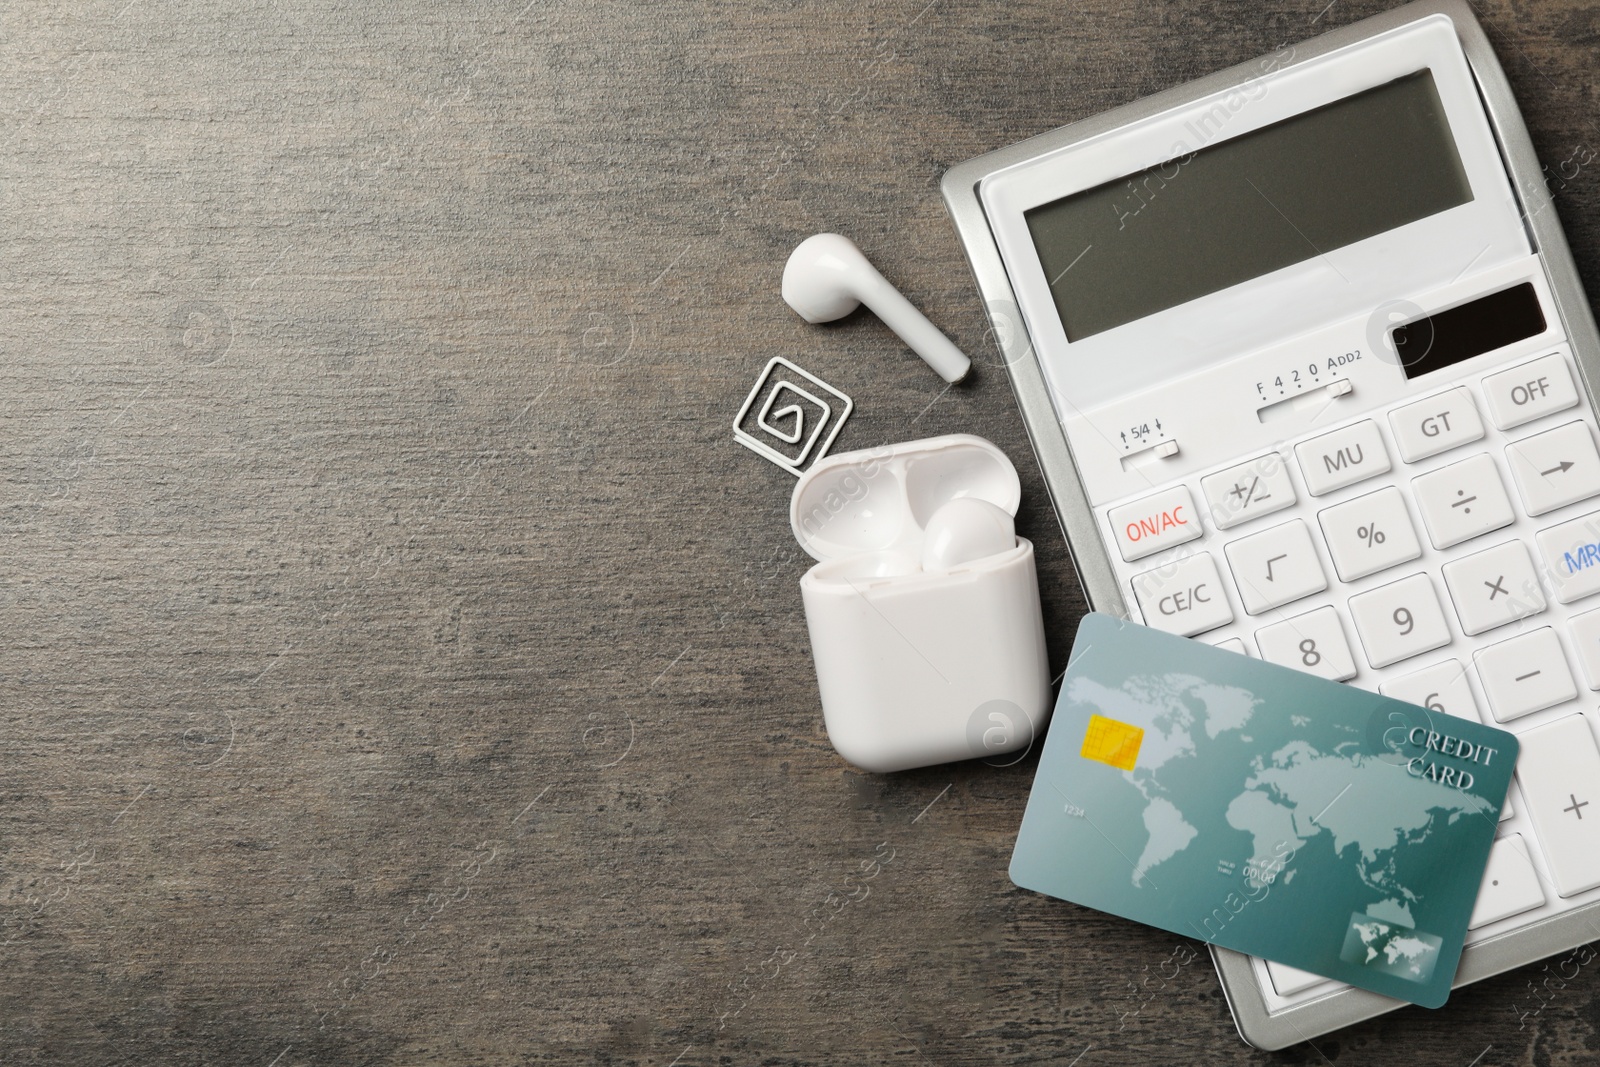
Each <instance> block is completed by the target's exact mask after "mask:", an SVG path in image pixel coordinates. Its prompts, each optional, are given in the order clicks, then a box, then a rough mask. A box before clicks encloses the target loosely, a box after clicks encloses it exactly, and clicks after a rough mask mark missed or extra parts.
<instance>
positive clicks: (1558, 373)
mask: <svg viewBox="0 0 1600 1067" xmlns="http://www.w3.org/2000/svg"><path fill="white" fill-rule="evenodd" d="M1483 395H1484V399H1486V400H1487V401H1488V402H1489V417H1490V418H1491V419H1493V420H1494V424H1495V425H1496V426H1498V427H1500V428H1501V429H1502V430H1509V429H1511V428H1512V427H1513V426H1521V425H1522V424H1523V423H1525V422H1532V421H1533V420H1534V419H1537V418H1540V417H1541V416H1544V415H1548V414H1550V413H1551V412H1552V411H1565V410H1566V409H1567V408H1570V407H1572V406H1573V405H1574V404H1576V403H1577V402H1578V390H1577V389H1576V388H1574V386H1573V384H1572V372H1571V371H1569V370H1567V361H1566V360H1564V359H1562V358H1561V353H1559V352H1552V353H1550V354H1549V355H1548V356H1541V357H1539V358H1538V359H1536V360H1534V361H1533V362H1532V363H1524V364H1522V365H1521V366H1517V367H1512V368H1511V369H1510V370H1503V371H1501V372H1500V373H1498V374H1491V375H1489V376H1488V377H1487V378H1485V379H1484V380H1483Z"/></svg>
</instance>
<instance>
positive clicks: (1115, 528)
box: [1106, 485, 1204, 561]
mask: <svg viewBox="0 0 1600 1067" xmlns="http://www.w3.org/2000/svg"><path fill="white" fill-rule="evenodd" d="M1106 518H1107V519H1108V520H1110V522H1111V533H1112V535H1113V536H1114V537H1115V538H1116V541H1117V550H1118V551H1119V552H1121V553H1122V558H1123V559H1125V560H1129V561H1132V560H1136V559H1143V558H1144V557H1145V556H1148V555H1152V554H1153V553H1156V552H1160V551H1161V550H1162V549H1163V548H1171V547H1172V546H1173V545H1181V544H1183V543H1184V542H1185V541H1193V540H1194V539H1195V538H1196V537H1199V536H1200V534H1201V533H1203V532H1204V531H1202V530H1201V529H1200V516H1199V515H1197V514H1196V513H1195V510H1194V499H1193V498H1192V497H1191V496H1190V495H1189V490H1188V489H1187V488H1185V487H1184V486H1181V485H1175V486H1173V487H1172V488H1171V489H1163V490H1162V491H1161V492H1159V493H1151V494H1150V495H1149V496H1146V497H1140V498H1139V499H1138V500H1135V501H1134V502H1133V503H1131V504H1123V505H1121V506H1120V507H1115V508H1112V509H1111V510H1110V511H1108V512H1106Z"/></svg>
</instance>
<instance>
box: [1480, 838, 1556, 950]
mask: <svg viewBox="0 0 1600 1067" xmlns="http://www.w3.org/2000/svg"><path fill="white" fill-rule="evenodd" d="M1543 904H1544V890H1543V889H1541V888H1539V876H1538V875H1537V874H1535V873H1533V861H1532V860H1530V859H1529V858H1528V846H1527V845H1525V844H1523V843H1522V835H1521V834H1507V835H1506V836H1504V837H1502V838H1501V839H1500V840H1498V841H1496V842H1495V843H1494V845H1493V846H1491V847H1490V849H1489V863H1488V866H1486V867H1484V869H1483V882H1482V883H1480V884H1479V886H1478V902H1477V903H1476V904H1474V905H1473V906H1472V918H1470V919H1468V920H1467V929H1468V930H1476V929H1477V928H1478V927H1480V926H1488V925H1489V924H1490V923H1492V922H1499V921H1500V920H1501V919H1505V918H1509V917H1511V916H1513V915H1520V914H1521V913H1522V912H1525V911H1528V910H1529V909H1531V908H1537V907H1541V906H1543Z"/></svg>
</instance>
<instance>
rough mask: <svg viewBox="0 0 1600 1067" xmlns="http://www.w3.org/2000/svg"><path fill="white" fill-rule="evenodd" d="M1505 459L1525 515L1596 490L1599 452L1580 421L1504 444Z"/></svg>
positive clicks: (1548, 509) (1599, 481)
mask: <svg viewBox="0 0 1600 1067" xmlns="http://www.w3.org/2000/svg"><path fill="white" fill-rule="evenodd" d="M1506 462H1507V464H1509V465H1510V467H1511V474H1512V477H1513V478H1515V479H1516V482H1517V492H1518V493H1520V494H1521V495H1522V503H1523V505H1524V506H1525V507H1526V508H1527V509H1528V514H1529V515H1543V514H1545V513H1547V512H1551V511H1554V510H1556V509H1557V508H1562V507H1566V506H1567V505H1568V504H1572V503H1576V502H1577V501H1579V500H1587V499H1588V498H1589V497H1591V496H1594V495H1596V494H1597V493H1600V453H1597V452H1596V451H1595V446H1594V435H1593V434H1591V433H1590V432H1589V426H1588V424H1587V423H1583V422H1569V423H1567V424H1566V425H1565V426H1558V427H1556V428H1555V429H1554V430H1548V431H1546V432H1544V433H1541V434H1535V435H1534V436H1533V437H1527V438H1524V439H1523V440H1521V441H1518V442H1516V443H1515V444H1512V445H1507V446H1506Z"/></svg>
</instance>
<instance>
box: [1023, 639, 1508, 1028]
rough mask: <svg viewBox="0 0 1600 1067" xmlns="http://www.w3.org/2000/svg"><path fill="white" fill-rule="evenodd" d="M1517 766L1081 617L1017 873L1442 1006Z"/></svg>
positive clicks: (1392, 703)
mask: <svg viewBox="0 0 1600 1067" xmlns="http://www.w3.org/2000/svg"><path fill="white" fill-rule="evenodd" d="M1516 761H1517V739H1516V738H1515V737H1514V736H1513V735H1511V734H1509V733H1507V732H1506V731H1504V730H1497V729H1494V728H1492V727H1488V726H1484V725H1482V724H1481V723H1478V722H1474V721H1469V720H1466V719H1461V718H1457V717H1455V716H1452V715H1448V714H1445V713H1444V712H1441V711H1437V710H1431V709H1429V708H1425V707H1420V706H1418V705H1415V704H1407V703H1404V702H1403V701H1399V700H1394V699H1391V698H1389V697H1384V696H1379V695H1378V694H1376V693H1369V692H1366V691H1365V690H1362V689H1356V688H1353V687H1351V686H1348V685H1341V684H1339V683H1337V682H1330V681H1326V680H1324V679H1322V678H1317V677H1314V676H1312V675H1309V674H1305V673H1302V672H1300V671H1295V670H1290V669H1289V668H1287V667H1280V666H1277V665H1276V664H1272V663H1266V662H1263V661H1262V660H1259V659H1253V658H1251V657H1249V656H1244V655H1240V654H1238V653H1235V652H1228V651H1224V650H1222V649H1218V648H1213V647H1211V646H1210V645H1206V644H1202V643H1201V642H1199V641H1192V640H1189V639H1187V638H1182V637H1174V636H1172V635H1170V634H1166V633H1162V632H1161V631H1159V630H1152V629H1150V628H1148V627H1145V626H1140V625H1138V624H1137V623H1132V622H1127V621H1125V620H1122V619H1118V618H1115V617H1113V616H1110V615H1103V614H1098V613H1096V614H1091V615H1088V616H1086V617H1085V618H1084V620H1083V622H1082V624H1081V625H1080V626H1079V628H1078V636H1077V640H1076V642H1075V644H1074V645H1073V649H1072V656H1071V658H1070V660H1069V661H1068V666H1067V672H1066V676H1065V677H1064V678H1063V680H1062V683H1061V695H1060V698H1059V699H1058V700H1057V702H1056V709H1055V713H1054V715H1053V717H1052V718H1051V720H1050V730H1049V734H1048V736H1047V737H1046V739H1045V745H1044V751H1043V753H1042V755H1041V756H1040V760H1039V770H1038V772H1037V774H1036V775H1035V777H1034V781H1033V789H1032V792H1031V793H1030V794H1029V796H1028V807H1027V810H1026V812H1025V813H1024V815H1023V819H1022V829H1021V831H1020V832H1019V833H1018V835H1017V845H1016V849H1015V851H1013V853H1012V856H1011V880H1012V881H1013V882H1015V883H1016V884H1017V885H1019V886H1021V887H1022V888H1024V889H1031V890H1034V891H1036V892H1039V893H1046V894H1048V895H1050V896H1053V897H1059V898H1061V899H1063V900H1069V901H1072V902H1073V903H1075V904H1082V905H1084V906H1085V907H1090V908H1095V909H1097V910H1099V911H1104V912H1109V913H1111V914H1113V915H1120V916H1123V917H1124V918H1128V919H1134V920H1136V921H1138V922H1142V923H1147V924H1149V925H1150V926H1156V927H1160V928H1161V929H1163V930H1170V931H1172V932H1173V933H1176V934H1181V935H1183V936H1185V937H1191V938H1196V939H1198V940H1201V941H1206V942H1209V943H1213V944H1217V945H1222V946H1224V947H1226V948H1231V949H1237V950H1238V951H1240V952H1246V953H1249V954H1250V955H1252V956H1260V957H1263V958H1265V959H1268V960H1275V961H1277V962H1279V963H1284V964H1288V965H1289V966H1291V967H1298V968H1300V969H1301V970H1304V971H1310V972H1311V973H1313V974H1320V975H1324V976H1326V977H1328V978H1335V979H1338V980H1339V981H1342V982H1348V983H1350V984H1351V985H1354V986H1359V987H1361V988H1362V989H1370V990H1372V991H1374V992H1377V993H1383V994H1385V995H1387V996H1391V997H1396V998H1398V999H1400V1000H1406V1001H1410V1002H1412V1003H1414V1004H1421V1005H1424V1006H1426V1007H1430V1008H1436V1007H1438V1006H1439V1005H1441V1004H1443V1003H1444V1002H1445V1000H1446V998H1448V997H1449V995H1450V982H1451V979H1452V977H1453V976H1454V975H1455V971H1456V964H1457V963H1458V962H1459V960H1460V957H1461V944H1462V941H1463V939H1464V938H1465V937H1466V933H1467V921H1468V919H1469V917H1470V916H1471V914H1472V906H1473V902H1474V901H1475V900H1476V899H1477V896H1478V883H1479V882H1480V881H1482V879H1483V870H1484V865H1485V864H1486V863H1487V861H1488V857H1489V848H1490V846H1491V845H1492V844H1493V842H1494V836H1495V828H1496V826H1497V824H1498V819H1499V814H1500V808H1501V805H1502V804H1504V803H1505V798H1506V789H1507V788H1508V786H1509V785H1510V783H1511V774H1512V771H1513V770H1514V768H1515V765H1516Z"/></svg>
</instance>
